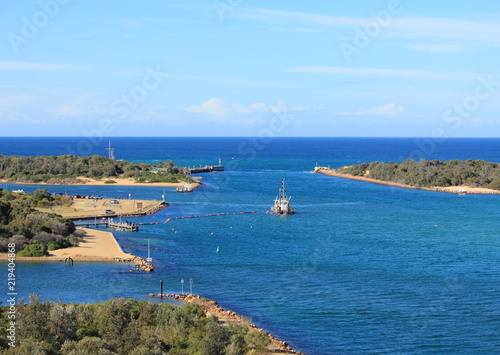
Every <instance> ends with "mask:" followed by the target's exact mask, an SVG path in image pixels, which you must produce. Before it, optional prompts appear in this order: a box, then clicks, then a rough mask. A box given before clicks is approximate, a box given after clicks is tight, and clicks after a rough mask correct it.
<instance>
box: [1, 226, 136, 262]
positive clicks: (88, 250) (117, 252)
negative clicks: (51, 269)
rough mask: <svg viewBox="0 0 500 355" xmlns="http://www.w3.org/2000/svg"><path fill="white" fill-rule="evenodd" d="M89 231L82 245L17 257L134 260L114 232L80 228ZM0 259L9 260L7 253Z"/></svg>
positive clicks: (63, 259) (33, 258)
mask: <svg viewBox="0 0 500 355" xmlns="http://www.w3.org/2000/svg"><path fill="white" fill-rule="evenodd" d="M80 229H83V230H84V231H85V232H87V235H86V236H85V237H84V239H83V241H82V242H80V245H79V246H77V247H72V248H65V249H57V250H51V251H49V255H48V256H42V257H19V256H18V257H16V260H17V261H23V260H24V261H65V260H66V259H67V258H68V257H71V258H72V259H73V260H74V261H100V262H103V261H105V262H108V261H115V262H116V261H134V260H135V259H137V257H136V256H134V255H132V254H127V253H124V252H123V250H122V248H121V247H120V245H119V244H118V242H117V241H116V239H115V237H114V236H113V233H110V232H104V231H98V230H94V229H87V228H80ZM0 260H7V254H6V253H2V254H0Z"/></svg>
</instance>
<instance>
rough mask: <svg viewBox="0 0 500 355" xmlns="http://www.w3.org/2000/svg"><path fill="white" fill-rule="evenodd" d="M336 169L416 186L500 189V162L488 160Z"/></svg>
mask: <svg viewBox="0 0 500 355" xmlns="http://www.w3.org/2000/svg"><path fill="white" fill-rule="evenodd" d="M335 172H337V173H342V174H351V175H354V176H364V177H368V178H371V179H376V180H381V181H387V182H394V183H399V184H406V185H410V186H414V187H434V186H435V187H448V186H462V185H466V186H470V187H483V188H489V189H494V190H500V164H497V163H491V162H487V161H484V160H471V159H469V160H465V161H463V160H449V161H438V160H421V161H419V162H416V161H414V160H412V159H407V160H405V161H404V162H403V163H393V162H390V163H381V162H373V163H370V164H368V163H362V164H356V165H352V166H348V167H344V168H340V169H336V170H335Z"/></svg>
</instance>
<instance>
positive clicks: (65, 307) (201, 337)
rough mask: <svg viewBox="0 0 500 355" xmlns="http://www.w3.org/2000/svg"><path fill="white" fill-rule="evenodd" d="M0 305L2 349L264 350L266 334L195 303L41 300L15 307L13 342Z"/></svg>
mask: <svg viewBox="0 0 500 355" xmlns="http://www.w3.org/2000/svg"><path fill="white" fill-rule="evenodd" d="M8 311H9V309H8V307H2V319H1V321H2V323H3V324H2V326H1V327H0V348H2V349H3V352H2V353H3V354H23V355H24V354H54V355H56V354H62V355H70V354H101V355H108V354H127V355H142V354H152V355H160V354H176V355H183V354H185V355H192V354H200V355H218V354H228V355H243V354H263V353H266V350H265V349H266V347H267V345H268V344H269V342H270V340H269V338H268V337H267V336H266V335H265V334H263V333H260V332H258V331H255V330H252V329H250V328H249V327H248V326H246V325H228V326H222V325H221V324H219V322H218V320H217V318H216V317H213V316H212V317H207V316H206V314H205V313H204V312H203V310H202V309H201V307H200V306H198V305H194V304H187V305H185V306H183V307H182V308H181V307H175V306H171V305H167V304H152V303H150V302H145V301H135V300H132V299H123V298H116V299H112V300H109V301H107V302H104V303H96V304H63V303H60V302H56V303H54V302H44V303H42V302H41V301H40V297H39V296H37V295H31V296H30V303H29V304H28V305H27V304H20V305H18V306H17V310H16V311H17V314H16V320H15V322H16V325H15V345H16V346H15V347H9V342H10V341H12V339H9V338H8V336H9V326H10V323H9V322H10V320H9V319H7V318H8Z"/></svg>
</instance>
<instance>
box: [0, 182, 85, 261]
mask: <svg viewBox="0 0 500 355" xmlns="http://www.w3.org/2000/svg"><path fill="white" fill-rule="evenodd" d="M70 203H71V198H70V197H67V196H52V195H51V194H50V193H49V192H48V191H47V190H46V189H39V190H36V191H35V193H33V194H18V193H12V192H11V191H7V190H2V189H0V252H6V251H7V245H8V244H9V243H14V244H15V245H16V251H18V252H19V253H18V255H19V256H43V255H47V254H48V251H49V250H54V249H60V248H66V247H70V246H77V245H78V243H79V241H80V240H81V238H82V237H83V235H84V234H85V232H83V231H81V230H76V227H75V225H74V223H73V222H72V221H70V220H69V219H66V218H62V217H61V216H59V215H56V214H49V213H44V212H40V211H37V210H36V209H35V208H36V207H50V206H57V205H68V206H69V204H70Z"/></svg>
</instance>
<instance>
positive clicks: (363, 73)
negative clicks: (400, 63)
mask: <svg viewBox="0 0 500 355" xmlns="http://www.w3.org/2000/svg"><path fill="white" fill-rule="evenodd" d="M284 71H288V72H296V73H315V74H338V75H344V76H356V77H375V78H383V79H394V78H402V79H415V80H422V79H426V80H436V79H440V80H445V79H446V80H463V79H473V78H477V77H478V76H479V75H481V74H477V73H447V72H438V71H428V70H408V69H385V68H356V67H329V66H310V67H294V68H285V69H284Z"/></svg>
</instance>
